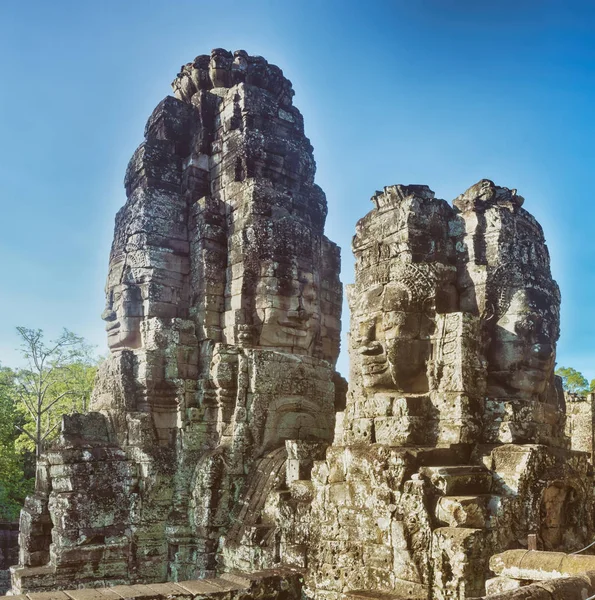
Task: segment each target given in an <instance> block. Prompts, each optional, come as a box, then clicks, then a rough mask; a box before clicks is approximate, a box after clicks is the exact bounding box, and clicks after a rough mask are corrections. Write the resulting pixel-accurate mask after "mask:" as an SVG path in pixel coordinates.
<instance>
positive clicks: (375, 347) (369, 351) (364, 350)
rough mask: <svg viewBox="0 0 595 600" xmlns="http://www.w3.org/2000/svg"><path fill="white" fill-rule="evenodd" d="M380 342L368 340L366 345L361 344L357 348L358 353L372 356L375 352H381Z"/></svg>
mask: <svg viewBox="0 0 595 600" xmlns="http://www.w3.org/2000/svg"><path fill="white" fill-rule="evenodd" d="M382 352H383V349H382V344H381V343H380V342H370V343H369V344H367V345H366V346H362V347H361V348H360V349H359V353H360V354H363V355H364V356H374V355H376V354H382Z"/></svg>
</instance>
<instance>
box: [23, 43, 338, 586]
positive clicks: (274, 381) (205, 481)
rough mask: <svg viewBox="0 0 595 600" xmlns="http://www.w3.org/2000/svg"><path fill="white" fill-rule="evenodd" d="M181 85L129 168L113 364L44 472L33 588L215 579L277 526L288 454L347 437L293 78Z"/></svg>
mask: <svg viewBox="0 0 595 600" xmlns="http://www.w3.org/2000/svg"><path fill="white" fill-rule="evenodd" d="M173 88H174V93H175V98H174V97H167V98H165V99H164V100H163V101H162V102H160V103H159V105H158V106H157V108H156V109H155V110H154V112H153V114H152V115H151V117H150V119H149V121H148V123H147V126H146V129H145V140H144V142H143V143H142V144H141V145H140V146H139V148H138V149H137V150H136V152H135V153H134V156H133V157H132V159H131V161H130V164H129V166H128V169H127V171H126V177H125V187H126V194H127V201H126V204H125V205H124V206H123V207H122V209H121V210H120V211H119V212H118V215H117V217H116V227H115V234H114V241H113V245H112V250H111V254H110V262H109V275H108V280H107V286H106V309H105V312H104V314H103V318H104V319H105V321H106V323H107V327H106V328H107V335H108V343H109V347H110V351H111V354H110V356H109V358H108V359H107V360H106V361H105V363H104V364H103V365H102V367H101V369H100V374H99V376H98V380H97V382H96V387H95V391H94V394H93V398H92V411H93V412H92V413H90V414H88V415H74V416H71V417H65V419H64V424H63V430H62V434H61V436H60V440H59V442H58V444H56V446H55V447H54V448H52V449H51V450H50V451H49V452H48V453H46V455H45V456H44V457H43V459H42V460H41V461H40V464H39V467H38V476H37V488H36V492H35V495H34V496H33V497H31V498H29V499H28V500H27V505H26V507H25V510H24V511H23V516H22V519H21V540H20V541H21V555H20V565H19V568H17V569H16V570H15V572H14V575H13V586H14V589H15V590H17V591H24V590H27V591H31V590H41V589H48V588H52V587H53V588H56V587H57V588H60V587H62V588H64V587H65V586H66V587H68V586H69V587H72V586H73V585H81V584H89V585H96V584H98V582H99V583H101V584H102V585H104V584H105V583H106V582H107V583H117V582H120V583H121V582H135V581H144V582H146V581H165V580H167V579H168V578H169V579H172V578H173V579H176V578H180V577H182V578H184V577H185V578H189V577H196V576H200V575H209V574H212V573H214V572H215V569H216V567H217V554H218V552H219V553H221V547H220V538H221V536H224V537H225V535H226V533H227V532H230V534H229V535H230V536H231V537H233V538H234V539H235V540H236V543H235V544H230V548H236V547H237V548H238V552H239V551H240V549H241V548H242V536H244V534H245V530H246V528H247V529H250V527H249V525H250V514H251V513H250V511H252V513H254V514H255V515H256V516H257V515H258V514H259V511H260V508H261V507H260V505H259V500H258V498H252V496H253V495H254V493H253V492H254V490H253V489H251V488H250V486H249V485H248V483H247V482H252V483H253V484H254V482H256V481H260V480H261V479H262V482H263V483H262V485H264V486H265V487H266V485H267V480H268V479H270V480H271V483H272V482H274V481H276V479H275V478H276V475H277V473H278V472H279V471H280V470H282V468H284V467H285V462H286V457H287V454H286V450H285V441H286V440H294V441H296V442H301V443H304V444H311V445H313V446H316V445H317V444H320V443H323V444H324V443H327V444H328V443H330V441H331V440H332V435H333V430H334V415H335V409H334V404H335V386H334V380H335V379H336V375H335V372H334V364H335V361H336V359H337V356H338V353H339V335H340V310H341V301H342V288H341V284H340V281H339V271H340V256H339V249H338V247H337V246H336V245H335V244H333V243H332V242H331V241H329V240H328V239H327V238H326V237H325V235H324V223H325V218H326V212H327V207H326V198H325V195H324V193H323V191H322V190H321V189H320V188H319V187H318V186H317V185H316V184H315V183H314V174H315V163H314V159H313V156H312V146H311V145H310V142H309V141H308V138H306V136H305V134H304V125H303V119H302V116H301V114H300V112H299V111H298V109H297V108H295V107H294V106H293V104H292V97H293V94H294V92H293V90H292V87H291V83H290V82H289V80H287V79H286V78H285V77H284V76H283V73H282V71H281V70H280V69H279V68H278V67H276V66H274V65H270V64H268V63H267V61H266V60H264V59H263V58H261V57H257V56H249V55H248V54H246V53H245V52H244V51H238V52H235V53H234V54H232V53H230V52H228V51H225V50H221V49H216V50H213V52H212V53H211V55H210V56H199V57H197V58H196V59H195V60H194V62H192V63H189V64H187V65H184V66H183V67H182V69H181V72H180V74H179V75H178V76H177V78H176V79H175V80H174V82H173ZM268 485H270V484H268ZM248 509H250V511H248ZM242 511H243V512H242ZM254 518H255V517H254ZM240 521H241V524H242V527H239V525H238V522H240ZM234 523H235V526H233V527H232V525H234ZM232 534H233V535H232ZM227 552H228V554H229V553H230V552H231V553H232V555H233V554H234V552H235V550H229V549H228V551H227ZM32 569H33V570H32ZM40 569H41V571H40Z"/></svg>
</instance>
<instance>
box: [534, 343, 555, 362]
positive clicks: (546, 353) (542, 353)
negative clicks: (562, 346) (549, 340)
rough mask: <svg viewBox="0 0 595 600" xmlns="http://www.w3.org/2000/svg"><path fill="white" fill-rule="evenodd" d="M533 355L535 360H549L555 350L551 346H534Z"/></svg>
mask: <svg viewBox="0 0 595 600" xmlns="http://www.w3.org/2000/svg"><path fill="white" fill-rule="evenodd" d="M531 353H532V354H533V356H535V358H538V359H540V360H548V359H549V358H551V357H552V355H553V354H554V348H553V346H552V345H551V344H534V345H533V347H532V348H531Z"/></svg>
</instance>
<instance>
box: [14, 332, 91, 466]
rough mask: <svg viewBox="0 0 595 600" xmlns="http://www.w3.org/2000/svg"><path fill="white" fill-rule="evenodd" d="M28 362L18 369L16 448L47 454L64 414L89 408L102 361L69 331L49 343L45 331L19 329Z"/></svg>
mask: <svg viewBox="0 0 595 600" xmlns="http://www.w3.org/2000/svg"><path fill="white" fill-rule="evenodd" d="M17 331H18V332H19V335H20V337H21V350H22V353H23V358H24V359H25V362H26V366H25V367H24V368H21V369H18V370H16V371H15V378H14V387H15V392H16V404H17V410H18V411H19V412H20V414H21V415H22V417H23V423H22V425H19V424H17V429H18V430H19V431H20V434H21V435H20V436H19V437H18V438H17V440H16V444H17V448H18V449H20V450H28V451H32V452H35V454H36V456H37V457H39V455H40V454H41V453H42V452H43V450H44V448H45V447H46V446H47V444H48V443H49V442H50V441H51V440H52V439H53V438H55V437H56V435H57V434H58V428H59V426H60V422H61V418H62V415H63V414H65V413H72V412H86V411H87V408H88V402H89V397H90V394H91V390H92V387H93V381H94V378H95V373H96V364H97V361H96V360H95V359H94V358H93V356H92V353H91V349H90V347H89V346H88V344H86V343H85V341H84V340H83V338H81V337H79V336H77V335H75V334H74V333H72V332H71V331H68V330H67V329H65V330H64V331H63V332H62V334H61V335H60V337H58V338H57V339H55V340H53V341H51V342H49V343H47V344H46V342H45V341H44V335H43V331H42V330H41V329H27V328H26V327H17Z"/></svg>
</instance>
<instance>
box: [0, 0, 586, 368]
mask: <svg viewBox="0 0 595 600" xmlns="http://www.w3.org/2000/svg"><path fill="white" fill-rule="evenodd" d="M594 34H595V3H592V2H579V1H573V2H563V1H562V0H559V1H556V2H551V1H548V0H535V1H524V0H517V1H515V2H508V1H502V0H500V1H498V2H476V1H473V2H472V1H468V2H467V1H456V0H433V1H431V0H415V1H412V0H408V1H400V0H392V1H389V0H387V1H381V0H376V1H375V0H368V1H367V2H351V1H349V0H342V1H336V0H317V1H314V0H299V1H297V0H294V1H290V0H275V1H272V0H270V1H265V0H250V1H246V0H244V1H242V2H234V1H229V0H212V1H211V2H204V1H202V0H194V1H190V0H184V1H182V0H173V1H170V2H166V1H164V0H163V1H162V0H126V1H125V2H122V1H121V0H102V1H100V2H91V1H82V0H73V1H66V0H56V1H55V2H47V1H46V0H43V1H41V0H38V1H35V0H32V1H29V2H26V3H25V2H19V1H18V0H12V1H11V0H4V1H3V2H2V3H1V4H0V73H1V75H2V79H3V82H4V83H3V84H2V86H1V89H0V139H1V143H0V203H1V209H2V210H1V213H0V214H1V217H0V219H1V220H0V223H1V235H0V258H1V265H2V278H1V281H2V285H1V286H0V314H1V315H2V317H1V319H0V362H1V363H2V364H5V365H15V364H17V361H18V354H17V353H16V352H15V347H16V346H17V345H18V339H17V336H16V333H15V327H16V326H17V325H24V326H28V327H40V328H43V329H44V330H45V331H46V332H47V334H48V335H49V336H55V335H57V334H59V332H60V330H61V328H62V327H68V328H69V329H71V330H73V331H75V332H77V333H78V334H80V335H83V336H85V337H86V338H87V339H88V340H89V341H91V342H92V343H94V344H96V345H97V346H98V350H99V351H102V352H103V351H105V348H106V346H105V332H104V324H103V322H102V321H101V319H100V316H99V315H100V313H101V311H102V309H103V305H104V297H103V285H104V281H105V276H106V274H107V261H108V254H109V247H110V243H111V237H112V231H113V221H114V216H115V213H116V211H117V209H118V208H119V207H120V206H121V205H122V204H123V203H124V200H125V195H124V190H123V186H122V180H123V176H124V171H125V168H126V164H127V162H128V160H129V158H130V156H131V155H132V152H133V151H134V149H135V148H136V146H137V145H138V144H139V143H140V142H141V140H142V137H143V128H144V124H145V122H146V119H147V118H148V116H149V115H150V113H151V111H152V109H153V108H154V107H155V105H156V104H157V103H158V102H159V101H160V100H161V99H162V98H163V97H164V96H166V95H167V94H169V93H170V88H169V83H170V82H171V80H172V79H173V77H174V76H175V75H176V73H177V72H178V69H179V66H180V65H181V64H183V63H185V62H188V61H190V60H192V59H193V58H194V56H196V55H197V54H204V53H208V52H209V51H210V49H211V48H214V47H224V48H228V49H231V50H235V49H240V48H243V49H245V50H247V51H248V52H249V53H250V54H261V55H263V56H265V57H266V58H267V59H268V60H269V61H270V62H273V63H275V64H277V65H279V66H280V67H281V68H282V69H283V71H284V72H285V74H286V75H287V76H288V77H289V78H290V79H291V80H292V81H293V84H294V88H295V91H296V95H295V103H296V105H297V106H298V107H299V108H300V110H301V111H302V113H303V114H304V117H305V122H306V133H307V134H308V136H309V137H310V139H311V140H312V143H313V145H314V152H315V158H316V160H317V164H318V172H317V182H318V183H319V184H320V185H321V186H322V188H323V189H324V190H325V192H326V194H327V198H328V203H329V215H328V220H327V234H328V236H329V237H330V238H331V239H332V240H334V241H336V242H337V243H339V245H340V246H341V247H342V249H343V281H344V282H350V281H351V280H352V277H353V261H352V258H351V251H350V243H351V236H352V234H353V231H354V226H355V222H356V221H357V219H358V218H360V217H362V216H363V215H364V214H365V213H366V212H367V211H368V210H369V209H370V208H371V204H370V203H369V198H370V196H372V194H373V193H374V191H375V190H377V189H380V188H382V187H383V186H385V185H391V184H395V183H425V184H428V185H429V186H430V187H431V188H432V189H433V190H434V191H435V192H436V194H437V196H438V197H442V198H445V199H448V200H452V199H453V198H454V197H455V196H457V195H458V194H459V193H461V192H462V191H464V190H465V189H466V188H467V187H469V186H470V185H471V184H473V183H475V182H476V181H478V180H479V179H481V178H484V177H487V178H490V179H493V180H494V181H495V182H496V183H497V184H499V185H503V186H507V187H515V188H517V189H518V190H519V193H520V194H522V195H523V196H524V197H525V199H526V203H525V207H526V208H527V209H528V210H529V211H530V212H532V213H533V214H534V215H535V216H536V217H537V218H538V220H539V221H540V222H541V224H542V225H543V227H544V230H545V234H546V238H547V240H548V243H549V248H550V253H551V256H552V271H553V274H554V277H555V278H556V279H557V281H558V283H559V284H560V287H561V290H562V337H561V340H560V343H559V346H558V364H559V365H564V366H573V367H575V368H577V369H579V370H581V371H582V372H583V373H584V374H585V375H586V376H587V377H589V379H590V378H595V319H594V318H593V317H594V315H593V310H592V300H591V298H592V297H593V295H594V294H595V278H594V270H595V267H594V264H593V260H592V257H593V255H594V252H593V251H594V249H595V233H593V230H594V228H593V225H592V224H593V221H594V217H595V202H594V199H593V198H592V196H593V193H592V189H591V188H592V187H593V184H592V172H593V166H594V165H595V160H594V159H595V144H594V140H595V108H594V107H595V35H594ZM344 329H345V330H346V329H347V315H346V314H345V315H344ZM340 369H341V371H343V373H344V374H346V372H347V360H346V357H345V356H343V357H342V358H341V359H340Z"/></svg>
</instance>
